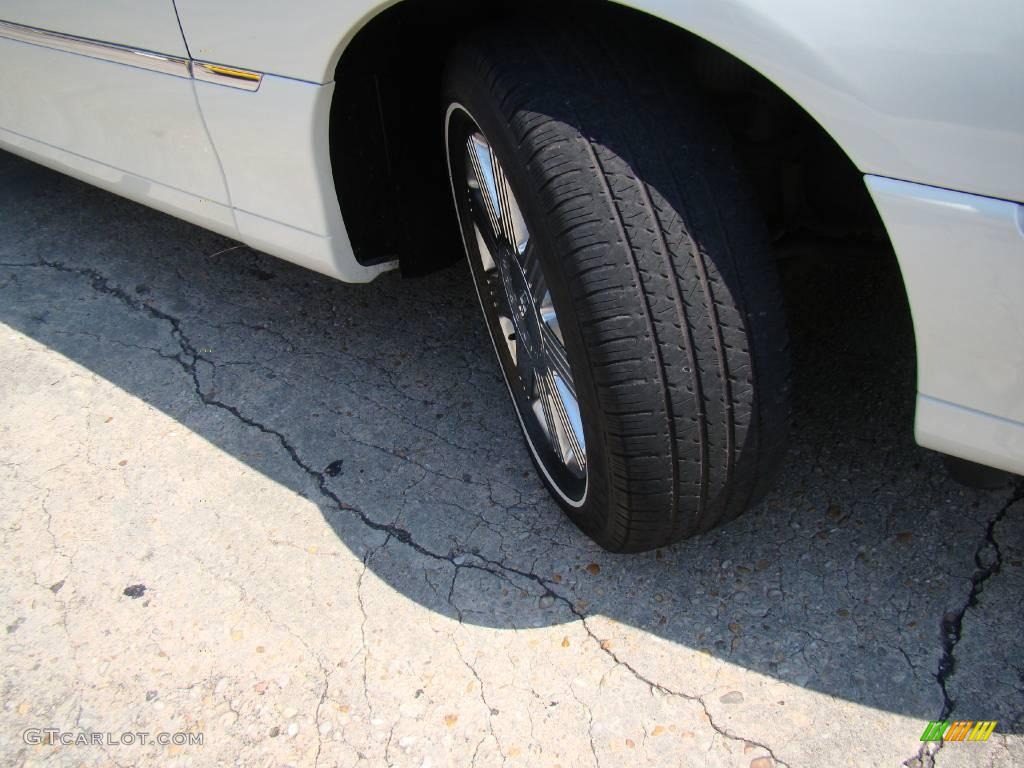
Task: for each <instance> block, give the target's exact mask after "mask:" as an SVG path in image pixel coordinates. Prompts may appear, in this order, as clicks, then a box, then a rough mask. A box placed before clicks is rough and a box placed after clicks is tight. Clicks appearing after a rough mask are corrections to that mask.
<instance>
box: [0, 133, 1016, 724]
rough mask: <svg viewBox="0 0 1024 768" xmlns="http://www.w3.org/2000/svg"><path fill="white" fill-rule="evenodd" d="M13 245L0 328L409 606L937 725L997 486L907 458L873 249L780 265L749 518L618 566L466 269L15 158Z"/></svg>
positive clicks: (906, 430)
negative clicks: (330, 533) (599, 540)
mask: <svg viewBox="0 0 1024 768" xmlns="http://www.w3.org/2000/svg"><path fill="white" fill-rule="evenodd" d="M0 237H2V240H0V321H2V322H3V323H5V324H7V325H8V326H10V327H12V328H14V329H16V330H18V331H19V332H21V333H23V334H26V335H27V336H29V337H31V338H33V339H35V340H36V341H38V342H40V343H42V344H45V345H46V346H47V347H49V348H51V349H53V350H55V351H57V352H59V353H60V354H62V355H65V356H66V357H68V358H69V359H71V360H73V361H75V362H76V363H78V364H80V365H82V366H84V367H86V368H87V369H89V370H91V371H93V372H94V373H96V374H97V375H99V376H102V377H103V378H105V379H107V380H109V381H110V382H112V383H114V384H116V385H117V386H118V387H120V388H122V389H123V390H124V391H126V392H129V393H131V394H132V395H134V396H135V397H138V398H140V399H141V400H143V401H145V402H147V403H149V404H150V405H152V406H154V407H155V408H157V409H159V410H160V411H162V412H163V413H165V414H167V415H168V416H170V417H172V418H174V419H176V420H177V421H179V422H180V423H181V424H182V425H184V426H186V427H187V428H189V429H191V430H193V431H195V432H197V433H199V434H200V435H202V436H203V437H204V438H205V439H206V440H208V441H209V442H210V443H212V444H214V445H216V446H217V447H218V448H220V449H221V450H223V451H225V452H227V453H228V454H230V455H232V456H234V457H236V458H237V459H239V460H240V461H243V462H245V463H246V464H248V465H250V466H251V467H253V468H255V469H257V470H259V471H260V472H262V473H263V474H265V475H266V476H267V477H269V478H270V479H272V480H274V481H275V482H277V483H279V484H281V485H284V486H286V487H289V488H292V489H294V490H295V491H296V492H297V493H301V494H305V495H307V496H308V497H309V498H310V499H311V500H312V501H314V502H315V503H317V504H318V505H319V507H320V509H321V511H322V513H323V515H324V518H325V519H326V520H327V521H328V522H329V523H330V524H331V526H332V527H333V528H334V530H335V532H336V533H337V535H338V537H339V539H340V540H341V541H342V542H343V543H344V544H345V545H346V546H347V547H348V548H349V549H350V550H351V551H353V552H358V553H364V554H363V555H361V556H363V557H364V558H365V561H366V563H367V566H368V567H369V568H370V569H371V570H372V571H373V572H374V573H375V574H376V575H377V576H378V577H379V578H381V579H382V580H384V581H385V582H386V583H388V584H389V585H391V586H392V587H393V588H394V589H396V590H398V591H399V592H400V593H402V594H403V595H405V596H407V597H408V598H409V599H412V600H415V601H416V602H418V603H419V604H421V605H423V606H424V607H426V608H428V609H430V610H432V611H436V612H438V613H440V614H443V615H446V616H450V617H457V618H458V619H460V620H461V621H464V622H467V623H472V624H477V625H482V626H488V627H495V628H524V627H535V626H548V625H551V624H557V623H563V622H569V621H575V620H578V619H579V618H580V617H597V616H603V617H607V618H610V619H613V620H614V621H617V622H622V623H624V624H628V625H632V626H635V627H638V628H641V629H643V630H644V631H646V632H648V633H650V635H652V636H657V637H659V638H663V639H664V640H667V641H670V642H671V643H674V644H677V645H679V646H684V647H687V648H692V649H698V650H702V651H705V652H706V653H708V654H711V655H712V656H715V657H717V658H721V659H723V660H725V661H728V662H730V663H731V664H735V665H738V666H741V667H743V668H746V669H749V670H753V671H755V672H758V673H761V674H764V675H768V676H771V677H774V678H777V679H779V680H782V681H785V682H789V683H793V684H796V685H800V686H803V687H806V688H809V689H813V690H817V691H820V692H822V693H825V694H828V695H831V696H836V697H841V698H844V699H847V700H851V701H855V702H857V703H859V704H863V705H866V706H870V707H874V708H878V709H883V710H887V711H891V712H898V713H902V714H906V715H910V716H914V717H922V718H929V719H930V718H932V717H937V716H938V715H939V713H940V710H941V709H942V705H943V691H942V689H941V687H940V685H939V683H938V682H937V678H936V675H937V674H938V672H939V670H940V668H941V667H942V664H943V659H946V660H947V663H948V659H949V658H950V657H951V655H952V654H950V653H947V652H946V651H947V650H949V648H950V645H949V640H948V637H944V632H947V631H948V630H949V627H950V616H953V617H954V618H955V617H956V615H957V612H962V611H963V610H965V609H966V608H967V604H968V601H969V599H970V596H971V587H972V584H971V577H972V575H973V574H975V572H976V564H975V552H976V550H978V548H979V547H982V546H983V545H984V543H985V536H986V525H987V522H988V520H990V519H991V518H992V517H993V516H994V515H995V514H997V513H998V511H999V510H1000V509H1001V508H1003V507H1004V506H1005V505H1006V504H1007V503H1008V499H1009V498H1010V489H1009V486H1007V487H1006V488H1005V489H1001V490H999V491H993V492H980V491H979V492H975V491H968V490H964V489H962V488H960V487H958V486H955V485H953V484H951V482H950V481H948V480H947V479H946V477H945V475H944V473H943V472H942V469H941V465H940V462H939V460H938V459H937V458H936V456H935V455H934V454H931V453H929V452H927V451H924V450H922V449H919V448H918V447H916V446H915V444H914V442H913V435H912V422H913V398H914V365H913V360H914V354H913V343H914V340H913V329H912V327H911V324H910V321H909V314H908V311H907V308H906V300H905V296H904V293H903V288H902V285H901V282H900V277H899V272H898V269H897V268H896V266H895V263H894V260H893V259H892V257H891V255H890V254H888V253H887V252H886V251H885V249H884V248H883V247H881V246H877V247H866V246H864V245H857V244H852V243H843V242H839V241H822V240H815V239H813V238H807V239H804V240H803V241H796V242H793V243H791V244H789V245H788V246H787V247H786V248H785V249H783V250H784V252H783V253H781V254H780V255H781V256H783V257H784V258H782V261H781V264H782V271H783V277H784V285H785V288H786V292H787V297H788V300H789V303H788V307H789V312H790V315H791V325H792V327H793V329H794V331H793V350H794V363H795V368H794V399H795V413H794V420H793V434H792V440H791V444H790V448H789V450H788V453H787V456H786V460H785V468H784V470H783V472H782V474H781V476H780V478H779V480H778V482H777V483H776V485H775V488H774V490H773V491H772V492H771V493H770V494H769V496H768V497H767V498H766V499H765V500H764V501H763V503H761V504H759V505H758V506H757V507H756V508H754V509H752V510H751V511H750V512H749V513H748V514H746V515H744V516H743V517H742V518H740V519H739V520H737V521H735V522H733V523H731V524H729V525H727V526H725V527H724V528H722V529H720V530H717V531H714V532H711V533H709V534H706V535H704V536H700V537H698V538H695V539H692V540H689V541H686V542H683V543H681V544H678V545H674V546H672V547H667V548H665V549H662V550H658V551H656V552H651V553H648V554H644V555H630V556H615V555H609V554H607V553H605V552H602V551H601V550H599V549H598V548H597V547H595V545H593V544H592V543H591V542H590V541H588V540H587V539H586V538H585V537H584V536H583V535H582V534H581V533H580V532H579V531H578V530H576V529H575V528H574V527H573V526H572V525H571V524H570V523H569V522H568V521H567V519H566V518H565V516H564V515H563V514H562V513H561V511H560V510H559V509H558V507H557V506H556V505H555V504H554V503H553V502H552V501H551V500H550V499H549V498H548V496H547V493H546V492H545V490H544V488H543V487H542V486H541V484H540V482H539V480H538V478H537V475H536V473H535V472H534V469H533V467H532V466H531V464H530V460H529V457H528V454H527V451H526V449H525V448H524V446H523V445H522V442H521V440H520V437H519V435H518V431H517V429H515V428H514V426H513V425H514V416H513V411H512V406H511V404H510V402H509V401H508V395H507V392H506V390H505V387H504V384H503V383H502V381H501V380H500V378H499V373H498V369H497V366H496V363H495V362H494V360H493V359H492V358H493V352H492V350H491V348H490V342H489V341H488V339H487V337H486V332H485V330H484V328H483V323H482V322H481V321H480V319H479V318H478V316H477V315H478V309H477V307H476V306H475V305H474V299H473V295H472V294H473V292H472V287H471V283H470V281H469V277H468V275H467V273H466V271H465V269H464V268H462V267H461V266H460V267H456V268H452V269H448V270H445V271H443V272H441V273H438V274H434V275H432V276H429V277H427V278H424V279H420V280H405V281H403V280H401V279H400V278H399V277H398V276H397V275H395V274H388V275H385V276H383V277H382V278H380V279H379V280H378V281H376V282H375V283H372V284H370V285H343V284H341V283H338V282H336V281H334V280H331V279H329V278H327V277H323V276H320V275H317V274H315V273H312V272H309V271H306V270H303V269H301V268H298V267H295V266H292V265H289V264H286V263H284V262H280V261H278V260H275V259H273V258H271V257H268V256H266V255H263V254H259V253H256V252H254V251H252V250H250V249H248V248H245V247H241V246H238V245H237V244H236V243H233V242H231V241H228V240H226V239H224V238H222V237H220V236H218V235H215V234H212V233H209V232H206V231H204V230H200V229H198V228H195V227H192V226H191V225H188V224H186V223H184V222H180V221H177V220H175V219H172V218H170V217H167V216H164V215H162V214H159V213H156V212H152V211H149V210H147V209H145V208H143V207H141V206H138V205H136V204H134V203H131V202H128V201H126V200H123V199H121V198H117V197H115V196H113V195H110V194H107V193H105V192H102V191H100V190H97V189H94V188H91V187H89V186H87V185H85V184H82V183H79V182H77V181H74V180H72V179H69V178H66V177H63V176H60V175H58V174H56V173H54V172H51V171H48V170H45V169H43V168H41V167H39V166H36V165H34V164H31V163H29V162H27V161H24V160H21V159H19V158H15V157H13V156H10V155H6V154H3V153H0ZM826 255H827V256H828V257H829V258H828V259H827V260H826V259H824V258H823V257H824V256H826ZM169 360H170V361H173V362H174V364H175V365H174V366H173V367H172V370H174V371H175V375H174V376H172V377H170V378H168V376H167V370H168V368H167V366H165V365H163V363H165V362H167V361H169ZM158 362H159V363H161V365H156V364H155V363H158ZM200 404H204V405H200ZM211 414H214V415H215V416H216V418H213V417H211ZM226 414H227V415H230V417H231V418H232V419H234V420H236V421H239V422H241V425H242V427H243V428H240V429H237V430H225V429H224V428H223V417H224V416H225V415H226ZM311 489H312V490H311ZM382 533H383V534H384V537H385V540H386V541H387V545H386V546H381V545H380V544H379V542H380V540H381V534H382ZM371 542H377V543H375V544H373V545H372V546H371V544H370V543H371ZM961 615H962V613H961ZM1007 634H1008V635H1010V634H1013V633H1007ZM1007 642H1013V641H1012V640H1008V641H1007ZM960 673H961V674H969V672H965V671H963V670H960ZM944 680H945V679H944ZM945 681H946V682H948V680H945ZM997 705H998V706H997V707H996V708H997V709H999V710H1000V711H1003V709H1005V710H1006V711H1010V710H1011V709H1013V708H1014V707H1017V708H1019V701H1016V700H1010V699H1007V700H1006V701H1005V702H997ZM985 714H986V716H990V717H992V716H994V715H990V714H987V713H985Z"/></svg>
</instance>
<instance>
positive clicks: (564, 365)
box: [541, 323, 576, 397]
mask: <svg viewBox="0 0 1024 768" xmlns="http://www.w3.org/2000/svg"><path fill="white" fill-rule="evenodd" d="M541 345H542V347H543V350H544V358H545V362H546V363H547V366H548V367H549V368H550V369H551V371H552V372H553V373H555V374H557V375H558V377H559V378H560V379H562V381H564V382H565V385H566V386H567V387H568V388H569V391H570V392H571V393H572V395H573V397H575V396H576V386H575V384H574V383H573V378H572V369H571V368H570V367H569V358H568V356H567V355H566V353H565V346H564V345H563V344H562V340H561V338H559V337H558V336H557V335H555V330H554V329H553V328H552V327H551V326H550V325H548V324H547V323H542V324H541Z"/></svg>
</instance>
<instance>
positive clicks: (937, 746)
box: [903, 480, 1024, 768]
mask: <svg viewBox="0 0 1024 768" xmlns="http://www.w3.org/2000/svg"><path fill="white" fill-rule="evenodd" d="M1021 500H1024V480H1020V481H1018V482H1017V483H1016V484H1015V486H1014V489H1013V493H1012V494H1011V495H1010V499H1009V500H1008V501H1007V502H1006V504H1004V505H1003V506H1002V507H1001V508H1000V509H999V511H998V512H996V514H995V515H994V516H993V517H992V519H991V520H989V521H988V524H987V525H986V526H985V538H984V539H983V540H982V542H981V543H980V544H979V545H978V548H977V549H976V550H975V551H974V566H975V569H974V573H973V574H971V589H970V591H968V593H967V598H966V600H964V602H963V605H961V606H960V609H959V610H958V611H956V612H955V613H947V614H946V615H945V616H943V617H942V621H941V623H940V628H941V631H942V656H941V657H940V658H939V664H938V667H937V668H936V671H935V672H933V673H932V676H933V677H934V678H935V682H936V683H938V685H939V688H940V689H941V690H942V711H941V712H940V713H939V716H938V720H946V719H948V718H949V717H950V715H952V714H953V710H954V709H955V708H956V699H954V698H952V697H951V696H950V695H949V689H948V681H949V679H950V678H951V677H952V676H953V674H954V673H955V672H956V647H957V645H958V644H959V643H960V638H961V635H962V634H963V623H964V616H965V615H966V614H967V611H969V610H970V609H971V608H973V607H975V606H976V605H977V604H978V598H979V596H980V595H981V594H982V592H984V591H985V584H986V583H987V582H988V581H989V580H990V579H992V578H993V577H995V576H996V575H998V574H999V572H1000V571H1001V570H1002V567H1003V552H1002V549H1000V547H999V542H998V541H996V536H995V528H996V526H997V525H998V524H999V523H1001V522H1002V521H1003V519H1004V518H1005V517H1006V515H1007V513H1008V512H1009V511H1010V508H1011V507H1012V506H1013V505H1014V504H1016V503H1017V502H1019V501H1021ZM986 552H991V555H992V556H991V558H990V561H989V562H988V563H987V564H986V562H985V561H984V560H983V558H982V555H983V554H985V553H986ZM908 661H909V659H908ZM945 743H946V742H945V740H944V739H940V740H939V741H938V742H925V743H923V744H922V745H921V748H920V749H919V750H918V751H917V754H916V755H914V756H913V757H910V758H908V759H907V760H905V761H904V762H903V765H905V766H907V768H934V766H935V758H936V757H937V756H938V754H939V751H940V750H941V749H942V747H943V746H944V745H945Z"/></svg>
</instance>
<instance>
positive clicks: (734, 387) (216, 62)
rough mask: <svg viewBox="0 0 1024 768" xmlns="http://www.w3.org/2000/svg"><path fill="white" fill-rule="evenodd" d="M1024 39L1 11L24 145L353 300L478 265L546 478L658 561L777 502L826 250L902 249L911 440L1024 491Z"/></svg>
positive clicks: (4, 136) (604, 12)
mask: <svg viewBox="0 0 1024 768" xmlns="http://www.w3.org/2000/svg"><path fill="white" fill-rule="evenodd" d="M1022 30H1024V4H1021V3H1019V2H1012V0H992V2H989V3H986V4H984V5H982V6H977V5H973V6H968V5H963V4H956V3H941V4H939V5H936V4H935V3H934V2H925V0H906V1H905V2H902V3H891V2H882V0H861V2H857V3H838V4H837V3H820V2H813V1H812V0H772V1H769V0H729V2H723V1H722V0H686V1H685V2H684V1H683V0H622V1H621V2H612V1H611V0H591V1H590V2H570V1H567V2H562V3H557V4H556V3H540V2H531V1H530V0H523V1H522V2H516V3H507V2H487V3H484V2H480V3H477V2H466V1H465V0H402V1H401V2H396V1H395V0H345V1H344V2H341V1H339V0H331V2H328V1H327V0H293V2H291V3H287V4H285V3H279V2H270V0H249V2H245V3H242V2H238V1H236V0H221V1H220V2H216V3H210V2H204V1H203V0H132V1H131V2H129V1H128V0H97V1H96V2H92V3H88V4H83V3H79V2H76V1H75V0H50V2H46V3H38V2H33V1H32V0H2V2H0V146H2V147H3V148H5V149H7V150H9V151H12V152H15V153H18V154H20V155H23V156H25V157H27V158H30V159H32V160H35V161H37V162H39V163H43V164H45V165H48V166H50V167H52V168H55V169H58V170H60V171H62V172H64V173H67V174H70V175H72V176H75V177H77V178H79V179H83V180H85V181H87V182H90V183H92V184H95V185H97V186H100V187H103V188H105V189H108V190H110V191H112V192H115V193H117V194H120V195H124V196H125V197H128V198H131V199H133V200H137V201H139V202H142V203H145V204H146V205H149V206H152V207H153V208H156V209H159V210H161V211H164V212H166V213H169V214H172V215H174V216H177V217H180V218H182V219H185V220H187V221H190V222H193V223H195V224H197V225H199V226H202V227H206V228H208V229H211V230H214V231H215V232H219V233H221V234H223V235H226V236H228V237H230V238H234V239H236V240H238V241H241V242H242V243H245V244H247V245H249V246H252V247H253V248H256V249H260V250H263V251H265V252H267V253H269V254H272V255H275V256H278V257H281V258H283V259H287V260H289V261H292V262H294V263H296V264H300V265H303V266H305V267H308V268H310V269H313V270H317V271H319V272H322V273H324V274H326V275H330V276H332V277H335V278H337V279H339V280H342V281H347V282H367V281H370V280H372V279H374V278H375V277H377V276H379V275H381V274H382V273H384V272H386V271H388V270H391V269H396V268H397V269H401V270H402V272H403V273H404V274H408V275H416V274H422V273H426V272H430V271H431V270H434V269H437V268H440V267H442V266H447V265H448V264H450V263H452V262H454V261H456V260H458V259H460V258H463V257H465V258H466V260H467V261H468V263H469V268H470V273H471V276H472V284H473V286H474V288H475V291H476V293H477V295H478V296H479V300H480V305H481V309H482V314H483V319H484V323H485V325H486V327H487V330H488V332H489V334H490V337H491V340H492V341H493V346H494V351H495V354H496V357H497V361H498V367H499V368H500V370H501V372H502V374H503V376H504V379H505V381H506V383H507V385H508V390H509V393H510V395H511V401H512V408H511V409H510V412H509V418H510V419H515V420H516V421H517V422H518V424H519V426H520V427H521V429H522V432H523V434H524V437H525V440H526V444H527V446H528V448H529V452H530V455H531V456H532V459H533V461H534V463H535V464H536V466H537V468H538V471H539V474H540V476H541V478H542V479H543V481H544V483H545V484H546V485H547V487H548V488H549V489H550V491H551V492H552V494H553V496H554V497H555V498H556V499H557V500H558V502H559V503H560V504H561V505H562V507H563V508H564V509H565V510H566V512H567V513H568V515H569V517H570V518H571V519H572V520H573V522H575V523H576V524H577V525H578V526H579V527H580V528H581V529H582V530H583V531H585V532H586V533H587V534H588V535H590V536H591V537H592V538H593V539H594V540H595V541H596V542H597V543H598V544H600V545H601V546H603V547H605V548H607V549H609V550H613V551H620V552H637V551H643V550H649V549H652V548H655V547H660V546H663V545H666V544H669V543H671V542H674V541H677V540H680V539H683V538H686V537H688V536H693V535H695V534H698V533H701V532H704V531H707V530H709V529H711V528H713V527H715V526H717V525H719V524H721V523H724V522H726V521H728V520H730V519H732V518H734V517H736V516H737V515H739V514H740V513H742V512H743V511H744V510H745V509H747V508H748V507H750V506H751V505H752V504H753V503H755V502H756V501H757V500H758V499H759V498H761V497H762V496H763V495H764V494H765V492H766V490H767V489H768V488H769V487H770V484H771V481H772V477H773V475H774V474H775V473H776V471H777V470H778V468H779V466H780V464H781V462H782V460H783V457H784V455H785V442H786V436H787V431H788V428H789V410H788V409H789V399H790V364H789V359H788V354H789V342H788V337H787V322H786V308H785V298H784V294H783V292H782V290H781V288H780V279H779V264H778V259H777V256H776V249H775V247H774V244H775V243H776V242H777V241H778V240H779V239H780V238H783V237H785V236H787V234H792V233H793V232H796V231H800V230H801V229H811V230H813V231H818V232H827V233H829V235H830V236H832V237H836V238H848V237H851V236H866V237H877V238H880V239H883V240H885V241H886V242H888V243H889V244H890V245H891V247H892V249H893V250H894V252H895V255H896V258H897V259H898V262H899V266H900V270H901V273H902V277H903V281H904V285H905V288H906V294H907V297H908V300H909V306H910V311H911V314H912V318H913V326H914V331H915V339H916V354H917V360H916V363H917V372H918V373H917V378H918V380H917V390H918V391H917V405H916V433H915V434H916V438H917V441H918V442H919V443H920V444H921V445H922V446H925V447H927V448H931V449H934V450H936V451H939V452H941V453H942V454H944V455H946V456H948V457H950V458H949V466H950V467H951V469H952V470H953V471H955V472H956V473H958V474H959V475H961V476H964V477H966V476H968V475H971V474H973V475H974V479H975V480H977V481H985V480H986V479H991V475H992V471H991V470H998V471H999V472H1009V473H1024V301H1022V300H1021V299H1022V296H1024V208H1022V205H1021V201H1024V99H1021V90H1020V83H1021V82H1022V80H1024V53H1022V50H1024V47H1022V46H1021V44H1020V34H1021V31H1022ZM820 258H821V259H826V260H827V259H828V252H827V249H824V250H823V251H822V252H821V254H820ZM865 268H868V269H869V268H871V267H870V265H865ZM877 343H878V344H880V345H883V344H885V343H886V340H885V339H884V338H879V339H878V340H877ZM995 476H996V477H997V478H998V477H999V475H998V474H996V475H995Z"/></svg>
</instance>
